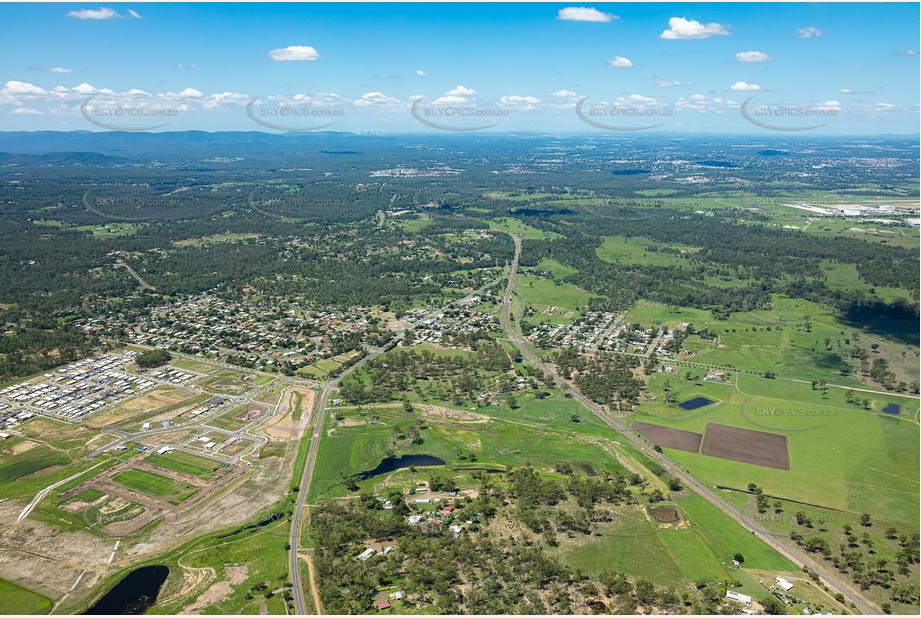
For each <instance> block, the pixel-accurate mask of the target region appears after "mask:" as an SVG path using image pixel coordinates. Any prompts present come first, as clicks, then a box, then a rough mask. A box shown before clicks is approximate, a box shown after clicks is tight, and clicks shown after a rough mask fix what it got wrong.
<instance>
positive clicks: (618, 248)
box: [595, 236, 698, 268]
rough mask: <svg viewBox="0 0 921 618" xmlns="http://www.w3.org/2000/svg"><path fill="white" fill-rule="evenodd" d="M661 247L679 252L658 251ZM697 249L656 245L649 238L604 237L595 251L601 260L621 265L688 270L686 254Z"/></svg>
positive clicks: (690, 264)
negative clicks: (679, 267) (669, 267)
mask: <svg viewBox="0 0 921 618" xmlns="http://www.w3.org/2000/svg"><path fill="white" fill-rule="evenodd" d="M663 247H665V248H668V249H673V250H675V251H678V252H681V253H680V254H679V255H676V254H674V253H672V252H665V251H660V249H662V248H663ZM697 250H698V249H697V247H690V246H687V245H678V244H665V243H657V242H655V241H654V240H651V239H649V238H642V237H638V238H625V237H623V236H606V237H605V239H604V242H603V243H602V244H601V246H600V247H598V248H597V249H596V250H595V253H596V254H597V255H598V257H600V258H601V259H602V260H604V261H606V262H612V263H622V264H649V265H652V266H683V267H687V268H690V267H691V266H692V265H693V263H692V262H691V260H689V259H688V258H687V257H685V255H686V254H690V253H694V252H695V251H697Z"/></svg>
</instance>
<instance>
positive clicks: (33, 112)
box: [10, 107, 45, 116]
mask: <svg viewBox="0 0 921 618" xmlns="http://www.w3.org/2000/svg"><path fill="white" fill-rule="evenodd" d="M10 113H11V114H17V115H23V116H41V115H43V114H44V113H45V112H40V111H38V110H37V109H32V108H31V107H17V108H15V109H14V110H13V111H12V112H10Z"/></svg>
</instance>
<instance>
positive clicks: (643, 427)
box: [633, 421, 703, 453]
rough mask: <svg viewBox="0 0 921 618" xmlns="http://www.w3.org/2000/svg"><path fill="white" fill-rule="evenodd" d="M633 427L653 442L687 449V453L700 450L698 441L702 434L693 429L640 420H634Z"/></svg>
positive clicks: (680, 449) (683, 449)
mask: <svg viewBox="0 0 921 618" xmlns="http://www.w3.org/2000/svg"><path fill="white" fill-rule="evenodd" d="M633 429H635V430H636V431H637V432H638V433H639V434H640V435H641V436H643V437H644V438H646V439H647V440H649V441H650V442H652V443H653V444H657V445H659V446H662V447H665V448H673V449H677V450H679V451H687V452H688V453H696V452H698V451H699V450H700V441H701V440H702V439H703V436H702V435H700V434H699V433H695V432H693V431H685V430H683V429H672V428H671V427H662V426H661V425H653V424H652V423H643V422H641V421H636V422H634V423H633Z"/></svg>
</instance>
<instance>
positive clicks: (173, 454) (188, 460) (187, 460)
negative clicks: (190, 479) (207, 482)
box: [146, 451, 221, 476]
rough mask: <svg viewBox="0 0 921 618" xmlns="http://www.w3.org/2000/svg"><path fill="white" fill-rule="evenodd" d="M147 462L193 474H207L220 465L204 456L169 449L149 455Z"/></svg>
mask: <svg viewBox="0 0 921 618" xmlns="http://www.w3.org/2000/svg"><path fill="white" fill-rule="evenodd" d="M146 461H148V462H150V463H152V464H154V465H155V466H157V467H160V468H166V469H167V470H175V471H177V472H185V473H186V474H194V475H195V476H208V475H210V474H211V473H212V472H214V471H215V470H217V469H218V468H220V467H221V464H220V463H219V462H216V461H212V460H210V459H206V458H204V457H198V456H196V455H191V454H189V453H185V452H182V451H170V452H169V453H166V454H163V455H151V456H150V457H148V458H147V460H146Z"/></svg>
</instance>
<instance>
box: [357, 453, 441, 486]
mask: <svg viewBox="0 0 921 618" xmlns="http://www.w3.org/2000/svg"><path fill="white" fill-rule="evenodd" d="M444 463H445V462H444V460H443V459H441V458H439V457H433V456H432V455H400V456H399V457H385V458H384V459H382V460H381V462H380V463H379V464H377V467H376V468H374V469H373V470H368V471H367V472H362V473H361V474H359V475H358V478H360V479H361V480H363V481H365V480H367V479H371V478H374V477H375V476H380V475H381V474H387V473H388V472H394V471H396V470H402V469H403V468H409V467H410V466H443V465H444Z"/></svg>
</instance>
